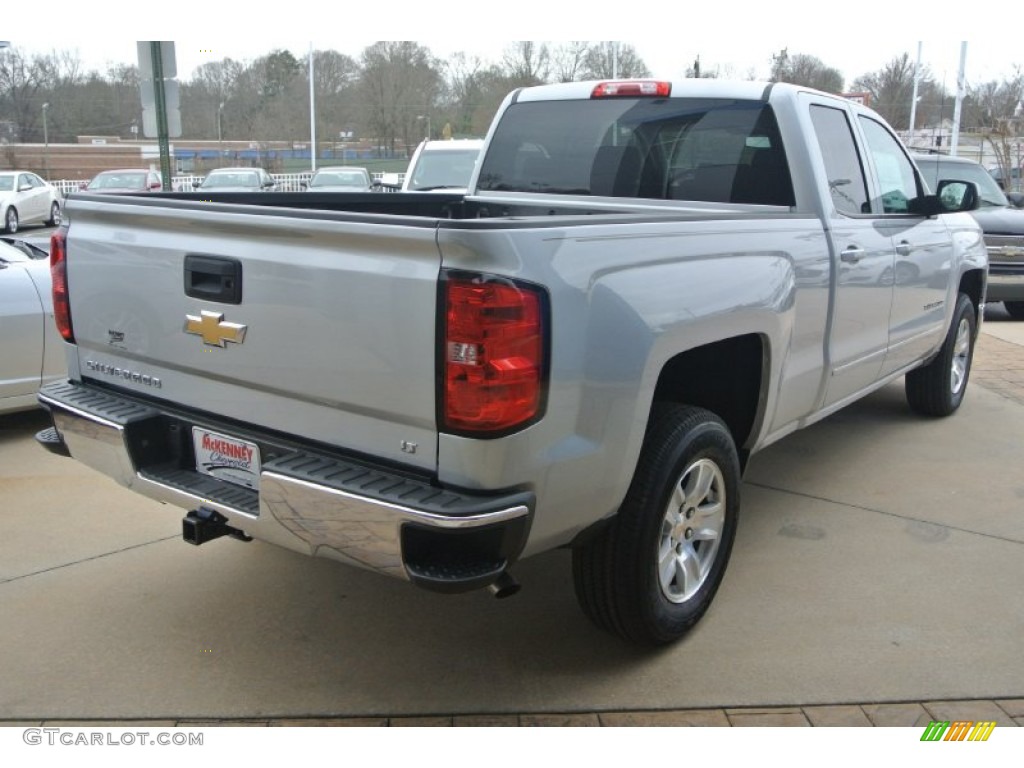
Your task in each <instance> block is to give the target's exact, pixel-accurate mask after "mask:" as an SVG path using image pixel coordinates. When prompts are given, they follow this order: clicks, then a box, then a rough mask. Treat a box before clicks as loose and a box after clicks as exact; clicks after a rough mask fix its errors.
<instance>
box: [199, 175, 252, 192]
mask: <svg viewBox="0 0 1024 768" xmlns="http://www.w3.org/2000/svg"><path fill="white" fill-rule="evenodd" d="M258 186H259V180H258V179H257V178H256V174H255V173H245V172H239V173H211V174H210V175H209V176H207V177H206V181H204V182H203V183H202V184H200V187H203V188H206V189H209V188H211V187H258Z"/></svg>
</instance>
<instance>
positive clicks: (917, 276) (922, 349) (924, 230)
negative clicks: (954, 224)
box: [857, 115, 953, 376]
mask: <svg viewBox="0 0 1024 768" xmlns="http://www.w3.org/2000/svg"><path fill="white" fill-rule="evenodd" d="M857 122H858V124H859V125H860V128H861V131H862V133H863V135H864V143H865V149H866V153H867V155H868V156H869V158H870V163H869V168H870V169H871V170H872V171H873V175H874V177H875V187H876V191H877V194H876V196H875V198H874V199H873V200H872V203H871V204H872V210H873V211H875V212H876V213H880V214H881V216H880V217H879V218H878V219H876V222H877V225H878V228H879V231H881V232H884V233H885V234H886V235H887V236H888V237H890V238H891V240H892V244H893V251H894V253H895V257H896V260H895V263H894V264H893V269H892V272H891V273H890V274H889V275H887V281H888V282H890V283H891V284H892V287H893V301H892V315H891V320H890V327H889V351H888V352H887V354H886V357H885V361H884V362H883V364H882V375H883V376H884V375H885V374H888V373H892V372H894V371H897V370H899V369H900V368H902V367H903V366H905V365H908V364H909V363H912V362H914V361H915V360H920V359H921V357H922V356H924V355H925V354H927V352H928V351H929V350H930V349H932V348H934V347H935V345H936V344H938V343H939V341H940V340H941V338H942V334H943V332H944V330H945V324H946V318H945V311H946V308H947V306H949V302H948V301H947V297H946V291H947V289H948V286H949V285H950V275H949V271H950V269H951V267H952V263H953V242H952V238H951V236H950V233H949V231H948V229H947V228H946V225H945V223H944V222H943V221H942V219H941V218H940V217H938V216H936V217H932V218H927V217H925V216H920V215H918V214H914V213H911V212H910V210H909V208H910V201H911V200H912V199H913V198H915V197H919V196H921V195H924V194H926V193H927V191H928V190H926V189H925V188H924V185H923V184H922V182H921V180H920V178H919V177H918V174H917V173H916V172H915V170H914V166H913V164H912V163H911V162H910V160H909V158H908V157H907V154H906V151H905V150H904V149H903V147H902V145H901V144H900V143H899V142H898V141H897V140H896V138H895V137H894V136H893V135H892V134H891V133H890V132H889V131H888V129H886V128H885V126H883V125H882V124H881V123H880V122H878V121H877V120H874V119H872V118H870V117H868V116H865V115H859V116H858V118H857Z"/></svg>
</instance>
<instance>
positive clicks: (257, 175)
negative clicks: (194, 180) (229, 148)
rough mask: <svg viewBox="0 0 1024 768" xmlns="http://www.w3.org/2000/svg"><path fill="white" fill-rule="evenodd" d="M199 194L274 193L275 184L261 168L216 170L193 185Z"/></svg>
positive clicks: (272, 178)
mask: <svg viewBox="0 0 1024 768" xmlns="http://www.w3.org/2000/svg"><path fill="white" fill-rule="evenodd" d="M194 186H195V188H196V189H197V190H199V191H200V192H275V191H277V182H275V181H274V177H273V176H271V175H270V174H269V173H267V172H266V171H265V170H263V169H262V168H217V169H215V170H212V171H210V172H209V173H208V174H207V175H206V178H205V179H203V181H202V182H201V183H199V184H195V185H194Z"/></svg>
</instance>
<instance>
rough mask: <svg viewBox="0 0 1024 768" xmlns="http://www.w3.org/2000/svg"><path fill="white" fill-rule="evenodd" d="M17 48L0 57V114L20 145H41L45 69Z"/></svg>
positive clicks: (39, 60)
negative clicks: (23, 143)
mask: <svg viewBox="0 0 1024 768" xmlns="http://www.w3.org/2000/svg"><path fill="white" fill-rule="evenodd" d="M41 59H42V57H40V56H34V57H32V58H31V59H30V58H29V57H28V56H26V55H25V54H23V53H22V52H21V51H20V50H19V49H17V48H10V49H8V50H7V52H6V53H5V54H4V55H3V56H0V110H2V114H3V115H4V117H5V119H7V120H10V121H11V122H12V123H13V124H14V126H13V128H12V129H11V133H13V134H14V135H16V136H17V137H18V139H19V140H20V141H25V142H28V141H41V140H42V136H43V131H42V105H43V103H44V102H45V101H46V93H47V92H46V85H47V83H46V79H45V75H44V71H45V67H43V66H41Z"/></svg>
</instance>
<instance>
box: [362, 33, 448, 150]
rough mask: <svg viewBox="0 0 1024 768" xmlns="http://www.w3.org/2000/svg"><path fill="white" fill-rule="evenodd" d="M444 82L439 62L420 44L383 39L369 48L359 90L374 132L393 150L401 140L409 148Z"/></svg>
mask: <svg viewBox="0 0 1024 768" xmlns="http://www.w3.org/2000/svg"><path fill="white" fill-rule="evenodd" d="M442 83H443V79H442V76H441V68H440V65H439V63H438V62H437V61H436V60H435V58H434V57H433V56H432V55H431V53H430V51H429V49H427V48H425V47H423V46H421V45H419V44H418V43H414V42H409V41H399V42H395V41H383V42H377V43H374V44H373V45H371V46H369V47H368V48H366V49H365V50H364V51H363V55H362V73H361V75H360V78H359V93H360V100H361V102H362V105H363V108H364V111H365V114H366V116H367V118H366V119H367V125H368V127H369V129H370V130H371V131H372V132H373V135H374V136H376V137H377V138H378V140H380V141H381V142H382V143H383V145H384V146H386V147H388V148H389V149H390V150H391V151H392V152H394V151H395V150H396V149H397V145H398V144H399V143H401V144H402V145H403V149H406V150H407V149H408V148H409V147H410V146H411V145H412V143H413V136H415V135H416V134H417V132H418V131H417V125H418V123H419V122H420V121H421V120H422V119H423V117H425V116H427V115H429V113H430V110H431V109H432V108H433V106H434V103H435V101H436V99H437V96H438V93H439V92H440V90H441V87H442Z"/></svg>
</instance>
